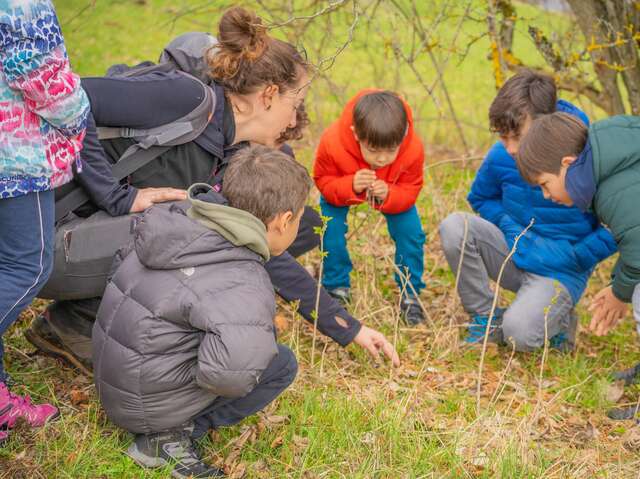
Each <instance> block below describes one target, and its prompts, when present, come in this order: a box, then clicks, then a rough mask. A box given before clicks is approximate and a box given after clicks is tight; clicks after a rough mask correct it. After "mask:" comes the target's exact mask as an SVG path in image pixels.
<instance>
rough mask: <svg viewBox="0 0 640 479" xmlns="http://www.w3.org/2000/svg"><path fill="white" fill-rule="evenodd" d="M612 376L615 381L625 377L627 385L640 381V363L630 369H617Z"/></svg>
mask: <svg viewBox="0 0 640 479" xmlns="http://www.w3.org/2000/svg"><path fill="white" fill-rule="evenodd" d="M612 376H613V380H614V381H620V380H621V379H623V380H624V385H625V386H631V385H632V384H635V383H637V382H640V363H638V364H636V365H635V366H633V367H631V368H629V369H624V370H622V371H617V372H615V373H613V375H612Z"/></svg>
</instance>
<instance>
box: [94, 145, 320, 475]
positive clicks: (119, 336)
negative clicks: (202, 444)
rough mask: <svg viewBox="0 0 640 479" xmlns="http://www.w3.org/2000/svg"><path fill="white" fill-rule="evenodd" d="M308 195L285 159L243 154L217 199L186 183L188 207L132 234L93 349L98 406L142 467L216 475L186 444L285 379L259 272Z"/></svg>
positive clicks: (259, 151) (293, 229) (255, 150)
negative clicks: (128, 436)
mask: <svg viewBox="0 0 640 479" xmlns="http://www.w3.org/2000/svg"><path fill="white" fill-rule="evenodd" d="M310 187H311V180H310V178H309V174H308V173H307V171H306V169H305V168H304V167H302V166H301V165H300V164H298V163H296V162H295V161H294V160H293V159H291V158H290V157H289V156H287V155H286V154H284V153H281V152H279V151H275V150H271V149H268V148H265V147H251V148H247V149H244V150H241V151H240V152H239V153H238V154H237V155H236V156H235V157H234V158H233V160H232V161H231V163H230V166H229V167H228V170H227V173H226V177H225V183H224V187H223V191H222V195H220V194H218V193H216V192H215V191H214V190H213V189H212V188H211V187H209V186H208V185H204V184H196V185H193V186H192V187H191V188H190V189H189V193H188V201H186V202H180V203H175V204H173V205H172V206H170V207H169V208H167V207H166V206H164V207H163V206H155V207H152V208H151V209H149V210H148V212H147V213H146V214H145V215H144V217H143V219H142V220H141V222H140V224H139V225H138V226H137V229H136V234H135V240H134V244H133V248H132V251H131V252H130V253H129V254H128V255H127V256H126V257H125V258H124V260H123V261H122V263H121V264H120V265H119V266H118V268H117V270H116V272H115V274H114V276H113V278H112V279H111V281H110V282H109V284H108V286H107V289H106V291H105V294H104V297H103V300H102V303H101V305H100V309H99V311H98V316H97V321H96V323H95V326H94V330H93V340H92V341H93V355H94V357H93V361H94V378H95V383H96V388H97V390H98V394H99V396H100V400H101V402H102V405H103V407H104V409H105V411H106V412H107V415H108V416H109V418H110V419H111V420H112V421H113V422H114V423H115V424H117V425H118V426H120V427H122V428H124V429H126V430H128V431H130V432H132V433H135V434H136V438H135V441H134V443H133V444H132V445H131V447H130V448H129V450H128V452H127V453H128V454H129V455H130V456H131V457H132V458H133V459H134V460H136V461H137V462H138V463H140V464H142V465H144V466H148V467H158V466H164V465H167V464H175V467H174V468H173V471H172V475H173V477H179V478H180V477H191V476H193V477H221V475H222V471H220V470H219V469H217V468H213V467H209V466H207V465H205V464H204V463H203V462H202V461H201V459H200V456H199V455H198V452H197V450H196V449H195V447H194V445H193V441H192V440H193V439H198V438H200V437H202V436H203V435H204V434H205V433H206V432H207V431H208V430H209V429H211V428H217V427H220V426H228V425H231V424H235V423H237V422H239V421H240V420H242V419H243V418H245V417H247V416H249V415H252V414H254V413H256V412H258V411H259V410H261V409H263V408H264V407H265V406H266V405H267V404H269V403H270V402H271V401H273V400H274V399H275V398H276V397H277V396H278V395H279V394H280V393H281V392H282V391H283V390H284V389H285V388H286V387H287V386H288V385H289V384H291V382H292V381H293V379H294V377H295V374H296V371H297V363H296V360H295V357H294V355H293V353H292V352H291V350H289V349H288V348H286V347H285V346H282V345H278V344H277V342H276V335H275V329H274V325H273V318H274V316H275V309H276V304H275V296H274V289H273V286H272V285H271V282H270V280H269V276H268V274H267V272H266V271H265V269H264V263H265V262H266V261H267V260H268V259H269V257H270V255H279V254H282V253H283V252H284V251H285V250H286V249H287V247H288V246H289V245H290V244H291V242H292V241H293V240H294V238H295V237H296V234H297V231H298V225H299V223H300V218H301V216H302V212H303V209H304V204H305V202H306V199H307V196H308V193H309V189H310ZM225 199H226V201H227V202H228V205H226V204H225Z"/></svg>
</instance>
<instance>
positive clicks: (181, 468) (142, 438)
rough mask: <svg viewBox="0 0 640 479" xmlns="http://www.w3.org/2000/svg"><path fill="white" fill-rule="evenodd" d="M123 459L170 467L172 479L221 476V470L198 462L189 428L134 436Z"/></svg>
mask: <svg viewBox="0 0 640 479" xmlns="http://www.w3.org/2000/svg"><path fill="white" fill-rule="evenodd" d="M127 456H129V457H130V458H131V459H133V460H134V461H135V462H137V463H138V464H140V465H141V466H143V467H151V468H155V467H166V466H168V465H173V470H172V471H171V477H174V478H176V479H187V478H194V479H200V478H205V477H225V473H224V472H223V471H222V470H221V469H218V468H217V467H210V466H207V465H206V464H205V463H204V462H203V461H202V458H201V457H200V454H199V453H198V451H197V449H196V447H195V444H194V443H193V439H192V438H191V430H189V429H178V430H174V431H167V432H161V433H155V434H136V437H135V440H134V441H133V444H131V446H129V449H127Z"/></svg>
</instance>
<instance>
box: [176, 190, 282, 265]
mask: <svg viewBox="0 0 640 479" xmlns="http://www.w3.org/2000/svg"><path fill="white" fill-rule="evenodd" d="M188 196H189V201H190V202H191V208H189V210H188V211H187V216H189V218H191V219H194V220H196V221H197V222H198V223H200V224H201V225H203V226H205V227H206V228H208V229H210V230H213V231H215V232H216V233H218V234H220V235H221V236H222V237H224V238H225V239H226V240H227V241H229V242H230V243H231V244H233V245H234V246H246V247H247V248H249V249H250V250H251V251H254V252H255V253H257V254H259V255H260V256H262V258H263V259H264V260H265V261H269V257H270V253H269V244H268V243H267V228H266V227H265V225H264V223H262V221H260V220H259V219H258V218H256V217H255V216H253V215H252V214H251V213H248V212H246V211H243V210H239V209H237V208H232V207H230V206H225V205H223V204H220V203H219V202H218V201H217V199H218V198H220V197H221V195H220V194H219V193H216V192H215V191H214V190H213V188H212V187H210V186H209V185H207V184H204V183H196V184H195V185H192V186H191V187H190V188H189V192H188Z"/></svg>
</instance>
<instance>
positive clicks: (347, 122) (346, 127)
mask: <svg viewBox="0 0 640 479" xmlns="http://www.w3.org/2000/svg"><path fill="white" fill-rule="evenodd" d="M378 91H383V90H379V89H375V88H368V89H366V90H362V91H360V92H359V93H358V94H357V95H356V96H354V97H353V98H352V99H351V100H349V102H348V103H347V104H346V105H345V107H344V110H343V111H342V115H340V119H339V120H338V123H339V129H340V142H341V143H342V145H343V146H344V149H345V150H346V151H347V152H348V153H350V154H351V155H353V156H355V157H356V158H362V152H361V151H360V144H359V143H358V142H357V141H356V138H355V136H353V130H352V129H351V127H352V126H353V110H354V109H355V107H356V103H357V102H358V100H359V99H360V98H362V97H363V96H364V95H367V94H369V93H375V92H378ZM401 100H402V99H401ZM402 104H403V105H404V110H405V112H406V113H407V123H408V128H407V134H406V135H405V137H404V140H402V143H401V144H400V149H399V150H398V157H400V156H401V155H402V154H403V153H405V151H406V150H407V148H409V147H410V145H411V144H412V142H413V137H414V135H415V132H414V130H413V114H412V112H411V108H410V107H409V104H408V103H407V102H406V101H404V100H402Z"/></svg>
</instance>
